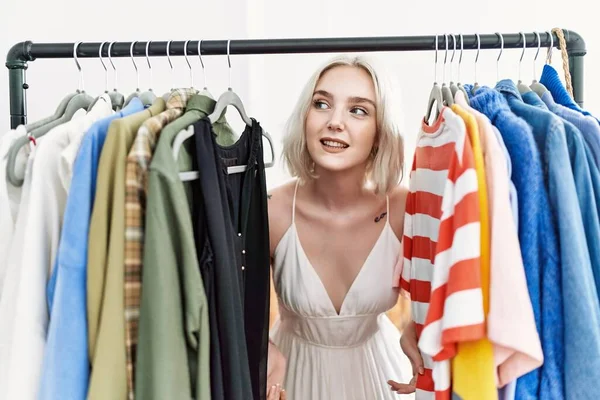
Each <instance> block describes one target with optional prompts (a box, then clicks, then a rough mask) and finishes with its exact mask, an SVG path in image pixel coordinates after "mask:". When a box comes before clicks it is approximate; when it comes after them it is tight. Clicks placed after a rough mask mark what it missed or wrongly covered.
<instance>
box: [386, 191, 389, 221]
mask: <svg viewBox="0 0 600 400" xmlns="http://www.w3.org/2000/svg"><path fill="white" fill-rule="evenodd" d="M385 211H386V215H387V221H388V222H389V220H390V197H389V196H388V195H387V194H386V195H385Z"/></svg>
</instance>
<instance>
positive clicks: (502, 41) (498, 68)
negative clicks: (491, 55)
mask: <svg viewBox="0 0 600 400" xmlns="http://www.w3.org/2000/svg"><path fill="white" fill-rule="evenodd" d="M496 35H498V36H500V53H498V58H497V59H496V82H500V57H502V52H503V51H504V36H502V34H501V33H500V32H496Z"/></svg>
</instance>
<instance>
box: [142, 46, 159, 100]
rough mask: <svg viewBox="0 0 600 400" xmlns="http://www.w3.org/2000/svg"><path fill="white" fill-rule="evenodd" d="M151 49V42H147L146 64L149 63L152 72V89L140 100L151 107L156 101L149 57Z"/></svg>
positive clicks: (143, 94) (150, 69) (144, 93)
mask: <svg viewBox="0 0 600 400" xmlns="http://www.w3.org/2000/svg"><path fill="white" fill-rule="evenodd" d="M149 49H150V41H147V42H146V62H147V63H148V70H149V72H150V87H149V88H148V90H146V91H145V92H143V93H142V94H140V100H141V101H142V103H144V104H147V105H151V104H152V103H154V100H156V94H154V91H152V86H153V85H152V65H150V57H149V56H148V50H149Z"/></svg>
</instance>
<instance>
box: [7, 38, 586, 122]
mask: <svg viewBox="0 0 600 400" xmlns="http://www.w3.org/2000/svg"><path fill="white" fill-rule="evenodd" d="M563 32H564V36H565V39H566V42H567V52H568V54H569V65H570V67H569V69H570V72H571V79H572V83H573V96H574V98H575V101H576V102H577V103H578V104H579V105H580V106H583V56H585V54H586V48H585V42H584V40H583V38H582V37H581V36H580V35H579V34H578V33H576V32H573V31H570V30H563ZM551 35H552V36H553V37H552V38H551ZM454 36H455V37H456V38H459V37H460V36H459V35H454ZM478 36H479V39H480V40H479V42H480V45H479V47H478V40H477V37H478ZM451 37H452V36H447V39H446V36H444V35H443V34H441V35H437V37H436V36H435V35H429V36H383V37H344V38H300V39H258V40H255V39H251V40H231V41H228V40H203V41H202V43H201V53H202V55H226V54H227V51H228V47H229V54H232V55H233V54H298V53H338V52H375V51H381V52H383V51H421V50H435V49H436V46H435V43H436V38H437V40H438V49H445V47H446V42H445V41H446V40H448V42H449V43H452V42H451ZM502 38H503V39H504V47H503V48H505V49H510V48H513V49H514V48H522V47H523V37H522V35H521V34H519V33H510V34H502ZM500 39H501V38H500V34H482V35H462V48H463V49H465V50H476V49H478V48H479V49H482V50H484V49H499V48H500V46H501V40H500ZM540 39H541V44H539V43H538V37H537V36H536V34H535V33H526V34H525V46H526V47H530V48H531V47H534V48H537V47H538V45H540V46H541V47H550V46H551V45H552V43H553V44H554V46H558V44H559V41H558V37H557V36H556V35H554V34H551V33H549V32H545V33H540ZM146 43H147V42H141V41H140V42H136V43H135V44H134V46H133V55H134V56H136V57H142V56H146ZM169 43H170V46H169V55H171V56H183V55H185V52H184V50H185V44H186V43H188V52H187V54H188V55H198V41H197V40H192V41H189V42H188V41H171V42H167V41H152V42H151V43H150V45H149V48H148V55H150V56H166V55H167V45H168V44H169ZM74 45H75V44H74V43H33V42H31V41H25V42H20V43H17V44H15V45H14V46H13V47H12V48H11V49H10V50H9V51H8V55H7V57H6V67H7V68H8V75H9V90H10V92H9V95H10V126H11V128H12V129H14V128H16V127H17V126H18V125H20V124H25V123H27V96H26V91H27V89H28V88H29V85H28V84H27V83H26V80H25V71H26V70H27V62H29V61H34V60H36V59H39V58H73V48H74ZM101 45H102V43H81V44H80V45H79V46H78V48H77V57H78V58H79V57H82V58H98V55H99V50H100V46H101ZM453 45H454V43H453ZM459 46H460V43H457V48H458V47H459ZM130 47H131V42H117V43H114V45H113V46H112V49H111V57H130ZM108 48H109V42H106V43H104V46H103V48H102V55H103V57H104V54H105V53H106V56H108V53H107V52H108Z"/></svg>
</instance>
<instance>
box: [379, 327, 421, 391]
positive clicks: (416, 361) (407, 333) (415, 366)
mask: <svg viewBox="0 0 600 400" xmlns="http://www.w3.org/2000/svg"><path fill="white" fill-rule="evenodd" d="M400 347H401V348H402V351H403V352H404V354H406V356H407V357H408V359H409V360H410V363H411V365H412V370H413V377H412V379H411V380H410V382H409V383H408V384H406V383H399V382H396V381H393V380H389V381H388V384H389V385H390V386H391V389H392V390H395V391H396V393H399V394H409V393H413V392H414V391H415V390H416V385H417V374H419V375H423V373H424V372H425V369H424V368H423V357H421V352H420V351H419V346H418V343H417V331H416V330H415V323H414V321H411V322H410V323H409V324H408V325H407V326H406V328H405V329H404V332H403V333H402V337H401V338H400Z"/></svg>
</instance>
